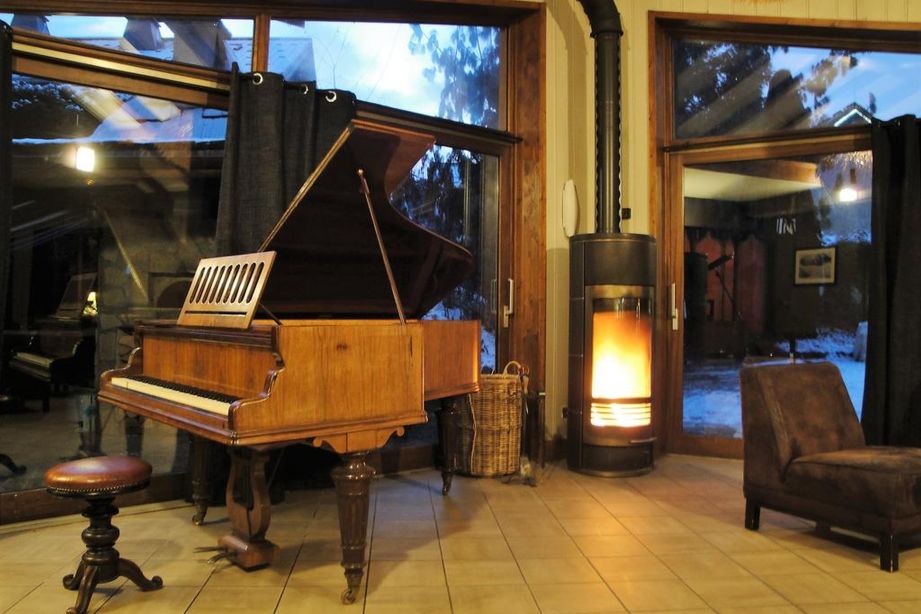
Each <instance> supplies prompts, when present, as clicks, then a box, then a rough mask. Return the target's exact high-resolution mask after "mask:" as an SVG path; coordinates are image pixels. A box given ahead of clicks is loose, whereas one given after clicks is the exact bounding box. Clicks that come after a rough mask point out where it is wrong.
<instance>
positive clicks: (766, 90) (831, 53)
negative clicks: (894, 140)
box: [674, 39, 921, 138]
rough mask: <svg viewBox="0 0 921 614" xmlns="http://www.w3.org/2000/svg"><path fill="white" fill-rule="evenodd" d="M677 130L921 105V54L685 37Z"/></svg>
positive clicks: (753, 125) (816, 121)
mask: <svg viewBox="0 0 921 614" xmlns="http://www.w3.org/2000/svg"><path fill="white" fill-rule="evenodd" d="M674 49H675V51H674V67H675V68H674V84H675V85H674V87H675V136H677V137H678V138H693V137H703V136H718V135H729V134H747V133H764V132H773V131H782V130H802V129H808V128H825V127H832V128H837V127H841V126H853V125H860V124H866V123H867V122H868V121H869V119H870V118H871V117H878V118H880V119H890V118H892V117H895V116H898V115H903V114H906V113H914V114H917V113H921V91H919V90H918V88H917V87H915V83H914V82H913V81H912V80H911V79H906V78H905V76H906V75H912V74H919V73H921V55H919V54H913V53H893V52H883V51H860V50H852V49H840V48H827V47H825V48H823V47H804V46H790V45H779V44H774V45H772V44H759V43H743V42H737V41H708V40H694V39H681V40H677V41H676V42H675V47H674Z"/></svg>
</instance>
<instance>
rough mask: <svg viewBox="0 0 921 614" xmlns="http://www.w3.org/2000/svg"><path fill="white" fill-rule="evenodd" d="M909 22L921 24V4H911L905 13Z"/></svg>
mask: <svg viewBox="0 0 921 614" xmlns="http://www.w3.org/2000/svg"><path fill="white" fill-rule="evenodd" d="M905 19H907V20H908V21H914V22H921V2H909V3H908V7H907V10H906V13H905Z"/></svg>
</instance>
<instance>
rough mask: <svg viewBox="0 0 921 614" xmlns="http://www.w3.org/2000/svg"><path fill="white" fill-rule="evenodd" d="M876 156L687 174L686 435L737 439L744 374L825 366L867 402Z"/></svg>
mask: <svg viewBox="0 0 921 614" xmlns="http://www.w3.org/2000/svg"><path fill="white" fill-rule="evenodd" d="M871 186H872V158H871V155H870V152H868V151H861V152H851V153H846V154H835V155H826V156H804V157H800V158H795V159H792V158H786V159H771V160H757V161H741V162H726V163H713V164H703V165H697V166H693V167H687V168H685V170H684V197H685V201H684V210H685V218H684V240H685V253H684V278H685V290H684V306H685V307H684V313H685V323H684V358H685V360H684V413H683V429H684V432H686V433H689V434H692V435H700V436H710V437H735V438H740V437H741V436H742V424H741V406H740V400H739V369H740V368H741V367H742V366H743V365H749V364H760V363H767V362H771V361H788V360H790V359H791V358H793V359H795V360H827V361H831V362H833V363H834V364H835V365H836V366H837V367H838V368H839V370H840V371H841V374H842V376H843V378H844V381H845V384H846V386H847V389H848V392H849V393H850V396H851V401H852V402H853V404H854V407H855V408H856V410H857V412H858V415H859V414H860V411H861V406H862V403H863V385H864V370H865V362H864V361H865V359H866V334H867V328H866V320H867V309H868V296H867V292H868V260H869V249H870V200H871Z"/></svg>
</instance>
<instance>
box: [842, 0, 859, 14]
mask: <svg viewBox="0 0 921 614" xmlns="http://www.w3.org/2000/svg"><path fill="white" fill-rule="evenodd" d="M837 17H838V18H839V19H857V0H838V14H837Z"/></svg>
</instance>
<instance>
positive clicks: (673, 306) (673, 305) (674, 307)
mask: <svg viewBox="0 0 921 614" xmlns="http://www.w3.org/2000/svg"><path fill="white" fill-rule="evenodd" d="M668 294H669V314H670V316H671V319H672V330H678V301H677V300H676V298H675V282H672V283H671V284H670V285H669V287H668Z"/></svg>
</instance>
